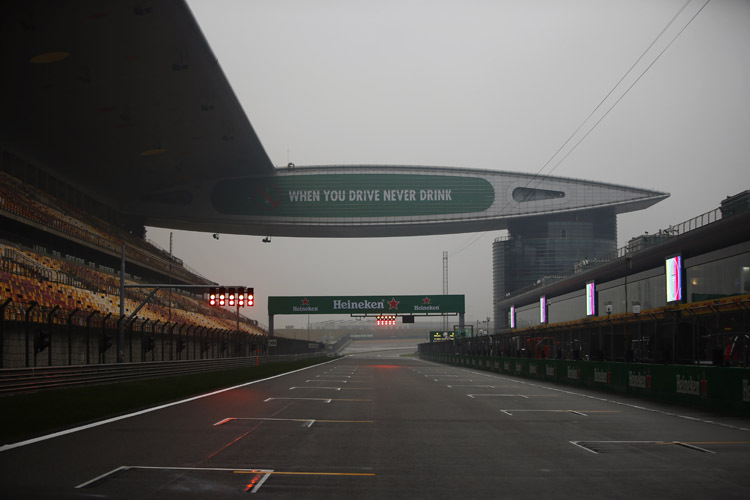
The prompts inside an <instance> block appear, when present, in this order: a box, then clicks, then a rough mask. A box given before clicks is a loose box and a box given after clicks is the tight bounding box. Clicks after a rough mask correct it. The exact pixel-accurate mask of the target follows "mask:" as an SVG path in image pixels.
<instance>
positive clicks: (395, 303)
mask: <svg viewBox="0 0 750 500" xmlns="http://www.w3.org/2000/svg"><path fill="white" fill-rule="evenodd" d="M398 304H399V302H398V300H396V297H393V298H392V299H391V300H390V301H388V309H389V310H390V309H398Z"/></svg>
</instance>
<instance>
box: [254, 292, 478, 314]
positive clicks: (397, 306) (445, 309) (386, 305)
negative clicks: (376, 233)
mask: <svg viewBox="0 0 750 500" xmlns="http://www.w3.org/2000/svg"><path fill="white" fill-rule="evenodd" d="M464 302H465V301H464V296H463V295H379V296H354V297H334V296H325V297H320V296H317V297H316V296H312V295H310V296H298V297H268V315H269V316H273V315H276V314H371V315H376V314H396V315H429V314H436V315H437V314H456V313H463V312H465V306H464Z"/></svg>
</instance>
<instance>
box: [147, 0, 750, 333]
mask: <svg viewBox="0 0 750 500" xmlns="http://www.w3.org/2000/svg"><path fill="white" fill-rule="evenodd" d="M188 3H189V5H190V8H191V9H192V10H193V14H194V15H195V17H196V19H197V21H198V23H199V25H200V27H201V30H202V31H203V33H204V35H205V36H206V38H207V39H208V42H209V44H210V46H211V48H212V49H213V51H214V53H215V55H216V56H217V58H218V60H219V63H220V65H221V67H222V69H223V71H224V73H225V74H226V76H227V78H228V80H229V82H230V84H231V85H232V87H233V89H234V91H235V93H236V94H237V97H238V99H239V101H240V103H241V105H242V107H243V109H244V110H245V113H246V114H247V116H248V118H249V120H250V123H252V125H253V128H254V129H255V131H256V133H257V134H258V136H259V138H260V140H261V142H262V143H263V145H264V146H265V149H266V151H267V152H268V154H269V156H270V157H271V160H272V161H273V163H274V164H275V165H277V166H284V165H286V164H287V163H288V162H289V161H291V162H294V163H295V164H297V165H328V164H395V165H411V164H413V165H435V166H453V167H465V168H482V169H491V170H505V171H514V172H525V173H536V172H537V171H539V170H540V169H541V168H542V167H543V166H544V165H545V164H546V163H547V162H548V160H550V158H551V157H552V156H553V154H554V153H555V152H556V151H557V150H558V148H560V146H562V145H563V143H564V142H565V141H566V140H567V139H568V137H569V136H570V135H571V134H572V133H573V132H574V131H575V130H576V129H577V128H578V127H579V125H581V123H582V122H583V121H584V119H586V117H587V116H588V115H589V114H590V113H591V112H592V111H593V110H594V109H595V108H596V106H597V105H598V104H599V103H600V101H601V100H602V99H603V98H604V97H605V96H606V95H607V94H608V93H609V91H610V90H611V89H612V87H613V86H614V85H615V84H616V83H617V82H618V81H619V80H620V78H622V77H623V75H624V74H625V73H626V71H627V70H628V69H629V68H630V67H631V66H632V65H633V63H634V62H635V61H636V60H637V59H638V58H639V57H640V56H641V54H642V53H643V51H644V50H646V48H647V47H648V46H649V45H650V44H651V43H652V42H653V40H654V39H655V38H656V37H657V36H658V35H659V33H660V32H661V31H662V30H663V29H664V28H665V27H666V26H667V25H668V23H669V22H670V20H671V19H672V18H673V17H674V16H675V15H676V14H677V13H678V12H679V11H680V9H682V8H683V6H685V5H686V4H687V6H686V7H685V8H684V10H683V11H682V12H681V13H680V15H679V16H678V17H677V18H676V19H675V21H674V23H673V25H672V26H671V27H670V28H669V29H667V30H666V32H665V33H664V35H663V36H662V37H661V38H659V40H658V41H657V42H656V43H655V44H654V46H653V47H652V48H651V50H649V52H648V53H647V54H646V55H645V57H644V58H643V60H642V61H641V62H640V63H639V64H638V65H637V66H636V67H635V68H634V70H633V72H632V74H630V75H629V76H628V77H626V78H625V79H624V81H623V82H622V83H621V85H620V86H619V87H618V88H617V89H616V90H615V91H614V92H613V94H612V95H611V96H610V98H609V99H608V100H607V101H606V102H605V103H604V104H603V105H602V107H601V108H600V109H599V110H598V112H597V113H596V114H594V116H593V117H592V118H591V119H590V120H589V121H588V122H586V125H584V126H583V128H582V129H581V131H580V132H579V133H578V134H577V135H576V136H575V137H574V138H573V140H572V141H571V143H570V144H568V146H567V147H565V148H564V149H563V150H562V151H561V153H560V154H559V155H557V156H555V158H554V159H553V161H551V162H550V163H549V164H548V165H547V167H546V168H545V169H544V170H543V171H542V174H550V175H553V176H562V177H573V178H581V179H588V180H594V181H601V182H611V183H616V184H624V185H627V186H633V187H641V188H649V189H655V190H659V191H666V192H669V193H671V197H670V198H669V199H667V200H666V201H663V202H661V203H659V204H657V205H655V206H653V207H651V208H649V209H647V210H645V211H641V212H634V213H631V214H625V215H621V216H619V217H618V236H619V246H622V245H624V244H625V243H626V242H627V240H628V239H629V238H631V237H633V236H636V235H638V234H641V233H643V232H644V231H649V232H653V231H656V230H658V229H660V228H665V227H667V226H669V225H670V224H676V223H680V222H682V221H684V220H687V219H689V218H692V217H694V216H696V215H699V214H702V213H704V212H707V211H709V210H712V209H714V208H716V207H718V206H719V203H720V202H721V200H722V199H723V198H724V197H726V196H727V195H732V194H736V193H738V192H740V191H743V190H745V189H750V174H749V173H748V172H750V92H748V89H749V88H750V1H747V0H711V1H710V2H708V4H707V5H706V6H705V8H704V9H703V10H702V11H701V12H700V13H699V14H698V15H697V17H695V19H694V20H693V21H692V23H691V24H690V25H689V26H687V28H686V29H685V30H684V31H683V32H682V34H681V35H679V37H677V39H676V40H675V41H674V43H672V45H671V46H670V47H669V48H668V49H667V50H666V51H665V52H664V53H663V55H662V56H661V57H660V58H659V59H658V61H656V62H655V63H654V64H653V66H652V67H651V68H650V69H649V70H648V71H647V72H646V73H645V74H644V75H643V76H642V77H641V78H640V80H639V81H638V82H637V83H636V84H635V85H634V86H633V87H632V89H631V90H630V91H629V92H627V94H626V95H625V96H624V97H623V98H622V100H621V101H620V102H619V104H617V105H616V106H615V107H614V108H613V109H612V111H610V112H609V114H608V115H607V116H606V117H604V119H603V120H602V121H601V122H600V123H599V125H598V126H596V127H595V128H594V129H593V131H592V132H591V133H590V134H589V135H588V137H586V138H585V139H584V140H583V141H582V142H581V143H580V145H579V146H578V147H577V148H576V149H575V150H574V151H573V152H572V153H571V154H570V155H569V156H568V157H567V158H566V159H565V160H564V161H562V163H560V164H559V166H557V167H556V168H555V169H554V171H552V169H553V167H555V166H556V165H558V162H559V160H560V159H562V158H563V156H565V155H566V154H567V153H569V152H570V150H571V149H572V148H573V145H574V144H575V143H576V142H577V141H578V140H579V139H581V138H582V137H583V135H584V134H585V133H587V132H588V131H589V130H590V129H591V128H592V127H593V126H594V123H595V122H596V121H597V120H599V119H600V118H602V116H603V115H604V114H605V113H606V112H607V111H608V110H609V109H610V108H611V107H612V105H613V104H614V103H615V101H616V100H617V99H619V98H620V97H622V96H623V94H624V93H625V91H626V89H627V88H628V87H629V86H630V85H631V84H633V82H635V81H636V79H638V77H639V76H640V75H641V74H642V73H643V71H644V70H645V69H646V68H647V67H648V66H649V65H650V64H651V63H653V62H654V60H655V59H656V58H657V56H658V55H659V53H660V52H661V51H662V50H663V49H664V48H665V47H667V45H668V44H669V43H670V42H671V41H672V40H673V39H675V37H676V36H677V34H678V33H679V32H680V30H682V29H683V28H684V27H685V25H686V24H687V23H688V22H689V21H690V19H691V18H692V17H693V16H694V15H695V13H696V12H698V11H699V10H700V9H701V7H702V6H703V5H704V4H705V3H706V0H689V1H687V0H627V1H625V0H589V1H584V0H567V1H564V2H560V1H556V0H549V1H542V0H523V1H521V0H516V1H502V0H487V1H467V0H461V1H435V0H425V1H404V0H398V1H390V0H379V1H377V2H376V1H371V2H365V1H351V0H316V1H307V0H297V1H291V0H290V1H284V0H253V1H249V0H248V1H245V0H236V1H228V0H211V1H208V0H189V2H188ZM207 167H210V166H207ZM503 234H504V232H503V231H494V232H489V233H485V234H459V235H449V236H428V237H409V238H406V237H404V238H379V239H374V238H372V239H309V238H301V239H295V238H273V241H272V243H271V244H264V243H262V242H261V237H256V236H233V235H221V237H220V240H219V241H216V240H214V239H212V237H211V234H207V233H190V232H185V231H175V234H174V253H175V255H177V256H178V257H180V258H182V259H183V260H184V261H185V262H186V263H187V264H188V265H190V266H191V267H193V268H195V269H197V270H198V271H199V272H201V273H202V274H203V275H205V276H207V277H209V278H211V279H213V280H215V281H218V282H221V283H227V284H240V283H244V284H246V285H248V286H254V287H255V289H256V294H257V296H258V297H257V298H258V300H257V305H256V306H255V308H254V310H253V311H252V312H250V313H246V314H247V315H249V316H251V317H253V318H255V319H258V320H259V321H260V322H261V323H263V324H264V325H265V324H267V323H268V317H267V309H266V308H267V302H266V297H267V296H269V295H340V294H341V295H344V294H347V295H370V294H386V295H393V294H440V293H441V292H442V252H443V251H444V250H447V251H448V252H449V253H450V258H449V292H450V293H459V294H465V295H466V304H467V321H469V322H475V321H476V320H478V319H479V320H483V319H485V318H486V317H487V316H492V307H491V303H492V288H491V286H492V270H491V262H492V254H491V243H492V241H493V240H494V239H495V238H496V237H498V236H501V235H503ZM148 237H149V238H150V239H152V240H154V241H156V242H157V243H158V244H160V245H161V246H163V247H164V248H168V244H169V243H168V241H169V230H164V229H157V228H149V230H148ZM334 318H335V319H342V320H343V319H348V318H347V317H344V316H340V317H333V318H328V317H324V316H313V317H311V321H313V322H318V321H322V320H325V319H334ZM417 321H418V322H419V319H417ZM292 324H295V325H298V326H302V325H306V324H307V317H306V316H285V317H282V318H278V319H277V323H276V325H277V327H283V326H285V325H292Z"/></svg>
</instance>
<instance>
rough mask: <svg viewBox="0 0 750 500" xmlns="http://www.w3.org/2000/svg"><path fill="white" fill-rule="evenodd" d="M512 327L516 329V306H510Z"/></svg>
mask: <svg viewBox="0 0 750 500" xmlns="http://www.w3.org/2000/svg"><path fill="white" fill-rule="evenodd" d="M509 316H510V327H511V328H515V327H516V306H510V314H509Z"/></svg>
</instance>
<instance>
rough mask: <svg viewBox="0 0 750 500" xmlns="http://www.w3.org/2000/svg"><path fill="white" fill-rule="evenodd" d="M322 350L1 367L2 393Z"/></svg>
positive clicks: (233, 365) (258, 361)
mask: <svg viewBox="0 0 750 500" xmlns="http://www.w3.org/2000/svg"><path fill="white" fill-rule="evenodd" d="M319 357H321V353H308V354H285V355H278V356H250V357H243V358H227V359H207V360H189V361H166V362H149V363H122V364H114V365H80V366H51V367H43V368H9V369H3V370H0V394H19V393H22V392H35V391H39V390H43V389H58V388H64V387H73V386H81V385H99V384H109V383H116V382H126V381H131V380H140V379H149V378H158V377H169V376H174V375H187V374H193V373H202V372H210V371H219V370H229V369H232V368H245V367H250V366H258V365H264V364H268V363H280V362H284V361H297V360H300V359H311V358H319Z"/></svg>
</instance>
